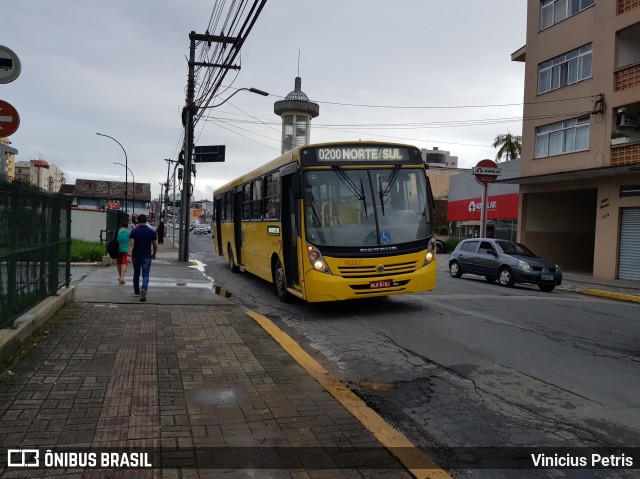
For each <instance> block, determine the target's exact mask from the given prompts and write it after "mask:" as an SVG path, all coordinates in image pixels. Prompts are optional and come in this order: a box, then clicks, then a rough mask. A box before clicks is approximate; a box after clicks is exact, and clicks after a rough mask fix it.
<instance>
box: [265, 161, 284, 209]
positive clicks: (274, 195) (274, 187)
mask: <svg viewBox="0 0 640 479" xmlns="http://www.w3.org/2000/svg"><path fill="white" fill-rule="evenodd" d="M279 195H280V174H279V173H277V172H276V173H272V174H271V175H268V176H266V177H265V191H264V198H265V216H264V217H265V218H266V219H278V218H279V217H280V196H279Z"/></svg>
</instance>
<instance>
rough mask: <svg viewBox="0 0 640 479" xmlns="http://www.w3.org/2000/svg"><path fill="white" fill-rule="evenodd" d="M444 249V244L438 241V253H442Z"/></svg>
mask: <svg viewBox="0 0 640 479" xmlns="http://www.w3.org/2000/svg"><path fill="white" fill-rule="evenodd" d="M443 251H444V245H443V244H442V243H441V242H440V241H436V254H440V253H442V252H443Z"/></svg>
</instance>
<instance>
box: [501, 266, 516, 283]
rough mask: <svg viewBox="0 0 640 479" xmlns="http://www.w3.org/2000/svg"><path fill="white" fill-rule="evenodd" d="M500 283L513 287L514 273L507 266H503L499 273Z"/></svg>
mask: <svg viewBox="0 0 640 479" xmlns="http://www.w3.org/2000/svg"><path fill="white" fill-rule="evenodd" d="M498 282H499V283H500V285H501V286H507V287H511V286H513V282H514V281H513V273H512V272H511V270H510V269H509V268H507V267H506V266H503V267H502V268H501V269H500V271H499V272H498Z"/></svg>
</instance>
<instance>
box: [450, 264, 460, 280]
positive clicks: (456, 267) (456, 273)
mask: <svg viewBox="0 0 640 479" xmlns="http://www.w3.org/2000/svg"><path fill="white" fill-rule="evenodd" d="M449 274H450V275H451V276H453V277H454V278H459V277H460V276H462V268H460V263H458V262H457V261H452V262H451V263H449Z"/></svg>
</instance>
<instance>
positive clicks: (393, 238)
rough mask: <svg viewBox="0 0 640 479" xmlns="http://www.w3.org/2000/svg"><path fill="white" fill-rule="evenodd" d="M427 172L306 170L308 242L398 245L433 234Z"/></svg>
mask: <svg viewBox="0 0 640 479" xmlns="http://www.w3.org/2000/svg"><path fill="white" fill-rule="evenodd" d="M428 194H429V193H428V188H427V181H426V176H425V173H424V170H422V169H420V168H401V167H400V165H397V166H395V167H393V168H380V169H378V168H376V169H346V168H340V167H338V166H334V167H333V168H332V169H330V170H313V171H307V172H306V173H305V194H304V201H305V225H306V233H307V240H308V241H309V242H310V243H313V244H315V245H318V246H322V245H325V246H337V247H340V246H344V247H358V246H393V245H399V244H403V243H411V242H415V241H421V240H426V239H427V238H429V237H430V236H431V235H432V234H433V220H432V218H431V216H430V208H429V204H430V203H429V196H428Z"/></svg>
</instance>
